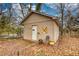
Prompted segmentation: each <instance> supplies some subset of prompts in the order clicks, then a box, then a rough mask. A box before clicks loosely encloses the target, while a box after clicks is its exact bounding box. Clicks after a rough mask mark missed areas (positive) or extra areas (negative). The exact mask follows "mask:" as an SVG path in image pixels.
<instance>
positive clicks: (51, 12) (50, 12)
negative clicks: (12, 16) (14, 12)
mask: <svg viewBox="0 0 79 59" xmlns="http://www.w3.org/2000/svg"><path fill="white" fill-rule="evenodd" d="M9 7H11V4H9V3H3V4H2V6H0V8H2V9H3V10H6V9H8V8H9ZM52 7H53V6H52ZM73 8H75V5H73ZM75 9H76V8H75ZM41 11H43V12H45V13H47V14H48V15H50V16H57V15H58V13H57V9H55V7H53V8H51V6H50V5H48V4H42V7H41ZM72 12H73V11H72ZM75 13H76V11H74V12H73V15H75ZM65 14H66V12H65Z"/></svg>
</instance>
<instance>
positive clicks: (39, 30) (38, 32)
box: [21, 11, 59, 42]
mask: <svg viewBox="0 0 79 59" xmlns="http://www.w3.org/2000/svg"><path fill="white" fill-rule="evenodd" d="M21 24H23V26H24V30H23V38H24V39H26V40H31V41H36V42H37V41H38V40H39V39H42V40H43V42H47V40H48V41H53V42H56V41H57V40H58V38H59V24H58V21H57V19H56V17H51V16H48V15H46V14H43V13H38V12H34V11H32V12H30V13H29V14H28V15H27V16H26V17H25V19H24V20H23V21H22V22H21Z"/></svg>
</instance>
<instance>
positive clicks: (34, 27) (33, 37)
mask: <svg viewBox="0 0 79 59" xmlns="http://www.w3.org/2000/svg"><path fill="white" fill-rule="evenodd" d="M32 39H33V40H37V26H35V25H34V26H32Z"/></svg>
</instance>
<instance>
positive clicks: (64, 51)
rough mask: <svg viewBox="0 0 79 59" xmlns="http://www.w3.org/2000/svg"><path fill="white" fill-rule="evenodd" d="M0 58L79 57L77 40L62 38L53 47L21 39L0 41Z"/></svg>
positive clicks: (78, 39) (78, 41) (78, 40)
mask: <svg viewBox="0 0 79 59" xmlns="http://www.w3.org/2000/svg"><path fill="white" fill-rule="evenodd" d="M0 55H1V56H19V55H20V56H30V55H31V56H63V55H64V56H73V55H76V56H79V38H75V37H73V38H72V37H66V36H63V38H62V39H60V40H58V41H57V43H56V44H55V45H53V46H51V45H47V44H40V45H39V44H38V43H34V42H30V41H27V40H22V39H1V40H0Z"/></svg>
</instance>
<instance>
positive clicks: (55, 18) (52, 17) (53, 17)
mask: <svg viewBox="0 0 79 59" xmlns="http://www.w3.org/2000/svg"><path fill="white" fill-rule="evenodd" d="M33 13H35V14H38V15H42V16H45V17H48V18H50V19H52V20H53V21H55V22H56V24H57V25H58V26H59V22H58V20H57V17H55V16H49V15H47V14H44V13H39V12H35V11H31V12H30V13H29V14H28V15H27V16H26V17H25V18H24V20H23V21H22V22H21V24H23V23H24V21H26V20H27V18H29V16H30V15H32V14H33Z"/></svg>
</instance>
